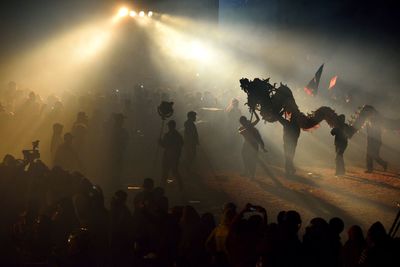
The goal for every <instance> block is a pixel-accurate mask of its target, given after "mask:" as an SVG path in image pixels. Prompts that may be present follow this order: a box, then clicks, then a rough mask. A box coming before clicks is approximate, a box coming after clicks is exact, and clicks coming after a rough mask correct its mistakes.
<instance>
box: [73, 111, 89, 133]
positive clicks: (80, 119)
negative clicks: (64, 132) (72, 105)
mask: <svg viewBox="0 0 400 267" xmlns="http://www.w3.org/2000/svg"><path fill="white" fill-rule="evenodd" d="M80 124H83V125H85V126H86V127H88V126H89V118H88V116H87V115H86V113H85V112H83V111H80V112H78V114H77V115H76V121H75V122H74V124H73V126H72V132H74V128H75V127H76V126H77V125H80Z"/></svg>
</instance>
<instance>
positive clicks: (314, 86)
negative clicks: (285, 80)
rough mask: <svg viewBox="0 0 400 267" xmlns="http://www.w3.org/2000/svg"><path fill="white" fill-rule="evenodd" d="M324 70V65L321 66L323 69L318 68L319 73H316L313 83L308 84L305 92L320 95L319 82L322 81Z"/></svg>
mask: <svg viewBox="0 0 400 267" xmlns="http://www.w3.org/2000/svg"><path fill="white" fill-rule="evenodd" d="M323 69H324V64H322V65H321V67H319V68H318V70H317V72H316V73H315V76H314V78H312V79H311V81H310V82H309V83H308V84H307V86H306V87H305V88H304V91H305V92H306V93H307V94H308V95H312V96H313V95H316V94H317V93H318V85H319V80H320V79H321V74H322V70H323Z"/></svg>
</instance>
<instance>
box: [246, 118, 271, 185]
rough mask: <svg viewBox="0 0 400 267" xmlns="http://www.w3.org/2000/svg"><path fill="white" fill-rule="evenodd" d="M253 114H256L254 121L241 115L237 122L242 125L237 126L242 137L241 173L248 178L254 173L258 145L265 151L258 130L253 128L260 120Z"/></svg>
mask: <svg viewBox="0 0 400 267" xmlns="http://www.w3.org/2000/svg"><path fill="white" fill-rule="evenodd" d="M254 114H255V116H256V120H255V121H254V122H251V121H250V120H248V119H247V118H246V117H245V116H241V117H240V119H239V122H240V124H241V125H242V126H241V127H240V128H239V133H240V134H241V135H242V136H243V138H244V143H243V147H242V159H243V164H244V173H243V174H242V175H243V176H249V177H250V178H254V176H255V173H256V166H257V154H258V149H259V147H261V149H262V150H263V151H264V152H267V151H266V150H265V148H264V141H263V140H262V138H261V135H260V133H259V131H258V130H257V129H256V128H255V126H256V125H257V123H258V122H259V121H260V118H259V117H258V115H257V113H256V112H254Z"/></svg>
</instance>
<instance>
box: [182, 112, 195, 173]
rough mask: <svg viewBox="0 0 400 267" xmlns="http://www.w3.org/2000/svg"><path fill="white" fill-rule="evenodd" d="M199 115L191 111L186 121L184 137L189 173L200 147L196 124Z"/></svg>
mask: <svg viewBox="0 0 400 267" xmlns="http://www.w3.org/2000/svg"><path fill="white" fill-rule="evenodd" d="M196 115H197V113H196V112H194V111H189V112H188V113H187V120H186V121H185V131H184V135H183V140H184V151H185V159H186V168H187V171H188V172H191V171H192V168H193V164H194V161H195V158H196V150H197V146H198V145H199V135H198V133H197V127H196V124H195V123H194V122H195V121H196Z"/></svg>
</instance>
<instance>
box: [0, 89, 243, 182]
mask: <svg viewBox="0 0 400 267" xmlns="http://www.w3.org/2000/svg"><path fill="white" fill-rule="evenodd" d="M239 92H240V91H239ZM239 92H237V93H239ZM234 96H235V95H234V93H233V92H232V91H230V92H225V93H221V94H220V95H218V96H216V95H214V94H213V93H211V92H209V91H205V92H202V91H196V90H192V91H190V90H182V88H178V87H164V88H159V87H155V86H153V87H147V86H144V85H141V84H139V85H137V86H134V87H133V88H129V89H125V90H122V89H118V90H100V89H99V90H97V91H96V92H92V91H87V90H82V91H80V92H75V93H71V92H60V93H59V94H57V95H56V94H51V95H49V96H48V97H47V98H46V99H44V98H43V96H41V95H39V94H38V93H36V92H34V91H31V90H29V89H22V88H21V87H19V86H18V85H17V84H16V83H15V82H10V83H9V84H8V86H7V87H6V88H0V138H1V139H2V140H3V141H4V142H2V143H1V144H0V155H2V156H4V155H5V154H8V153H10V154H13V155H20V153H21V150H22V149H28V148H30V144H31V142H32V141H35V140H40V145H39V150H40V159H41V160H42V161H43V162H44V163H45V164H46V165H48V166H50V167H53V166H57V165H58V166H61V167H62V168H63V169H65V170H69V171H78V172H80V173H82V174H84V175H85V176H87V177H91V179H92V180H94V181H95V182H96V183H100V184H102V185H103V186H104V187H105V189H106V190H108V188H113V189H117V188H119V186H120V185H121V184H123V183H125V184H126V183H128V182H132V181H127V180H128V179H132V177H143V176H144V175H147V174H148V173H149V170H154V169H156V171H157V176H161V173H162V171H161V170H158V169H157V167H155V165H157V166H158V164H155V163H154V160H152V159H150V160H149V158H148V157H143V155H146V156H149V157H156V151H157V145H158V144H157V139H159V137H160V129H161V122H162V120H161V118H160V116H159V114H158V113H157V107H158V106H159V104H160V103H161V102H162V101H167V102H174V104H173V109H174V112H173V116H172V117H171V118H169V119H174V120H175V121H176V128H177V130H178V131H181V129H182V128H183V127H184V121H185V120H186V116H185V115H186V113H187V112H188V111H190V110H195V111H196V112H197V114H199V116H200V117H201V121H199V126H198V127H200V128H206V129H207V130H206V131H204V132H206V133H205V134H204V135H203V136H202V140H203V146H205V145H206V144H207V145H208V144H209V146H210V147H214V148H215V151H223V150H227V149H229V148H231V147H234V145H232V144H236V143H238V142H237V139H238V138H237V131H236V130H237V125H238V119H239V117H240V115H241V111H240V109H239V105H238V101H237V100H236V99H235V100H234V101H233V102H234V103H235V104H233V105H229V104H226V103H229V102H230V101H231V99H233V98H234ZM217 99H219V100H217ZM227 106H228V107H227ZM216 124H218V126H220V127H218V128H217V127H214V126H215V125H216ZM227 128H228V129H229V131H226V129H227ZM233 139H234V140H233ZM221 140H223V141H221ZM239 140H240V139H239ZM186 143H188V142H186ZM236 146H237V145H236ZM222 147H223V149H222ZM57 151H58V153H57ZM185 151H189V150H187V149H186V147H185ZM221 154H222V153H221ZM231 154H233V153H231ZM186 156H187V157H190V155H186ZM153 175H156V174H155V173H153Z"/></svg>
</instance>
